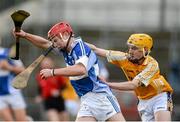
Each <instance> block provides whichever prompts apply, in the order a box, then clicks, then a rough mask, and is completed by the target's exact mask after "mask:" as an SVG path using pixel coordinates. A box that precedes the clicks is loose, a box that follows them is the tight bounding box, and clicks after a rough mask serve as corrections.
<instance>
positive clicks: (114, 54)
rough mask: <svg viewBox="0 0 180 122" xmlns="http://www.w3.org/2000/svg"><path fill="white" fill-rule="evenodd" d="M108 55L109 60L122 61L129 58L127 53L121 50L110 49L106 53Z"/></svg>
mask: <svg viewBox="0 0 180 122" xmlns="http://www.w3.org/2000/svg"><path fill="white" fill-rule="evenodd" d="M106 57H107V60H108V62H111V63H112V62H115V61H121V60H126V59H127V54H126V53H124V52H121V51H112V50H109V51H108V52H107V53H106Z"/></svg>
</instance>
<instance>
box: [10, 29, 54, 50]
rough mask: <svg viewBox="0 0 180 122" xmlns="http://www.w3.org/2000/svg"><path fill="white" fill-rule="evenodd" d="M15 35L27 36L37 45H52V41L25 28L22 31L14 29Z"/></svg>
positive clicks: (46, 46) (45, 46)
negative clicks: (28, 31)
mask: <svg viewBox="0 0 180 122" xmlns="http://www.w3.org/2000/svg"><path fill="white" fill-rule="evenodd" d="M13 35H14V36H19V37H21V38H25V39H27V40H28V41H30V42H31V43H33V44H34V45H35V46H37V47H40V48H48V47H49V46H50V45H51V42H50V41H48V40H47V39H45V38H43V37H40V36H37V35H34V34H30V33H27V32H25V31H23V30H21V31H20V32H15V31H13Z"/></svg>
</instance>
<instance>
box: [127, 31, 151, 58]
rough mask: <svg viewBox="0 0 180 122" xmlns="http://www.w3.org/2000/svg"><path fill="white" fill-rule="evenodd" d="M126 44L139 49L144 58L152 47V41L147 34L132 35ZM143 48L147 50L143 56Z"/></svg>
mask: <svg viewBox="0 0 180 122" xmlns="http://www.w3.org/2000/svg"><path fill="white" fill-rule="evenodd" d="M127 44H129V45H134V46H136V47H138V48H141V49H142V50H143V53H144V56H147V55H148V54H149V53H150V52H151V48H152V47H153V40H152V38H151V37H150V36H149V35H147V34H141V33H140V34H132V35H131V36H130V37H129V39H128V40H127ZM144 48H147V49H148V53H146V54H145V51H144Z"/></svg>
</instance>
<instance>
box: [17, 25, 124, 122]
mask: <svg viewBox="0 0 180 122" xmlns="http://www.w3.org/2000/svg"><path fill="white" fill-rule="evenodd" d="M14 34H15V35H16V36H20V37H23V38H25V39H27V40H28V41H30V42H32V43H33V44H34V45H36V46H38V47H41V48H48V47H49V46H51V45H53V47H54V51H55V52H57V53H58V54H60V53H61V54H62V55H63V56H64V60H65V62H66V65H67V67H65V68H56V69H43V70H41V72H40V74H41V77H42V78H47V77H51V76H54V75H63V76H69V77H70V81H71V84H72V86H73V88H74V89H75V91H76V93H77V94H78V96H79V97H80V99H81V105H80V109H79V112H78V114H77V118H76V121H105V120H109V121H124V117H123V115H122V113H121V110H120V106H119V104H118V102H117V99H116V98H115V96H114V95H113V94H112V92H111V89H110V88H109V87H108V86H107V85H106V84H105V83H103V82H102V81H101V80H100V79H99V78H98V75H99V67H98V64H97V62H98V59H97V57H96V54H95V53H94V52H93V51H92V50H91V49H90V48H89V47H88V46H87V45H86V44H85V43H84V42H83V41H82V39H81V38H74V34H73V31H72V29H71V27H70V25H69V24H68V23H67V22H60V23H57V24H55V25H54V26H53V27H52V28H51V29H50V30H49V32H48V39H49V40H47V39H44V38H42V37H40V36H37V35H33V34H30V33H26V32H24V31H23V30H21V31H20V32H14Z"/></svg>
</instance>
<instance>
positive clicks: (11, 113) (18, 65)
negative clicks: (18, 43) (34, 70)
mask: <svg viewBox="0 0 180 122" xmlns="http://www.w3.org/2000/svg"><path fill="white" fill-rule="evenodd" d="M10 52H12V51H10V49H8V48H3V47H1V46H0V118H1V120H3V121H14V120H16V121H26V120H27V119H26V111H25V108H26V104H25V101H24V99H23V96H22V94H21V91H20V90H17V89H14V88H13V87H12V86H11V82H12V80H13V78H14V77H15V75H17V74H18V73H20V72H21V71H23V70H24V66H23V64H22V62H21V61H20V60H12V59H10V58H9V54H10ZM11 54H12V53H11ZM14 117H15V119H14Z"/></svg>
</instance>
